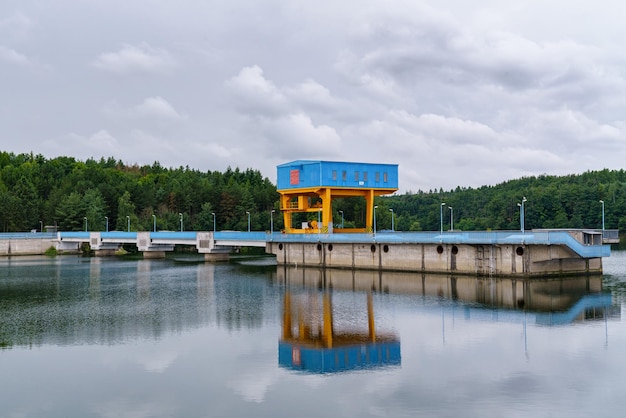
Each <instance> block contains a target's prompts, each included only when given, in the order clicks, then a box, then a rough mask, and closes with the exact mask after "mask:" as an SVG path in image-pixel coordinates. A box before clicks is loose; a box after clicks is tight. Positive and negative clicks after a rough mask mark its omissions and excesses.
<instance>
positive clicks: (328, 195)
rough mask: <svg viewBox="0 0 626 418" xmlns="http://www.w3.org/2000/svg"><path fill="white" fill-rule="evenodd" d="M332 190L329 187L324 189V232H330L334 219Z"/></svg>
mask: <svg viewBox="0 0 626 418" xmlns="http://www.w3.org/2000/svg"><path fill="white" fill-rule="evenodd" d="M331 211H332V190H331V189H330V188H329V187H327V188H326V189H324V195H323V196H322V227H323V228H324V231H323V232H329V225H330V222H331V221H332V219H333V214H332V212H331Z"/></svg>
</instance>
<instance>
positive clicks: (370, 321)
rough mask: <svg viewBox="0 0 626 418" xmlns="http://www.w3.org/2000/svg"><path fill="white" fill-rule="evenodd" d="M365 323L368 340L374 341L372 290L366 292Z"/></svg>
mask: <svg viewBox="0 0 626 418" xmlns="http://www.w3.org/2000/svg"><path fill="white" fill-rule="evenodd" d="M367 324H368V326H369V335H370V341H372V342H373V343H375V342H376V324H375V323H374V298H373V296H372V292H367Z"/></svg>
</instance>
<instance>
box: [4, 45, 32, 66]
mask: <svg viewBox="0 0 626 418" xmlns="http://www.w3.org/2000/svg"><path fill="white" fill-rule="evenodd" d="M0 61H4V62H6V63H9V64H13V65H19V66H28V65H30V60H29V59H28V58H27V57H26V55H24V54H20V53H19V52H17V51H15V50H14V49H11V48H9V47H6V46H3V45H0Z"/></svg>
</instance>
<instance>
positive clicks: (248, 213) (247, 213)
mask: <svg viewBox="0 0 626 418" xmlns="http://www.w3.org/2000/svg"><path fill="white" fill-rule="evenodd" d="M246 215H248V232H250V212H248V211H246Z"/></svg>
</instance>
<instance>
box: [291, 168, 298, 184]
mask: <svg viewBox="0 0 626 418" xmlns="http://www.w3.org/2000/svg"><path fill="white" fill-rule="evenodd" d="M289 184H300V170H291V171H289Z"/></svg>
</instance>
